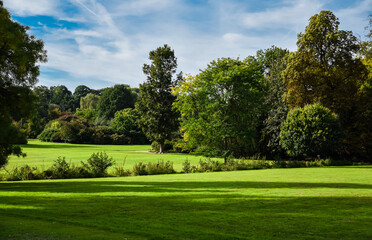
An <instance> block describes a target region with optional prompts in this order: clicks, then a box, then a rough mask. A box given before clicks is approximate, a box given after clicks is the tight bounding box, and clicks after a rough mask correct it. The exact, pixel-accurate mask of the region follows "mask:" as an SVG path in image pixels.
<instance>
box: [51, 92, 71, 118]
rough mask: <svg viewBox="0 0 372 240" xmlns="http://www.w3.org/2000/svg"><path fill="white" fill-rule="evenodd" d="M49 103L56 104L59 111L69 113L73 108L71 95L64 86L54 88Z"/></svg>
mask: <svg viewBox="0 0 372 240" xmlns="http://www.w3.org/2000/svg"><path fill="white" fill-rule="evenodd" d="M53 90H54V92H53V97H52V100H51V102H52V103H53V104H57V105H58V106H59V109H60V110H61V111H63V112H64V111H71V110H72V106H73V99H72V93H71V92H70V90H68V88H67V87H66V86H64V85H60V86H57V87H55V88H54V89H53Z"/></svg>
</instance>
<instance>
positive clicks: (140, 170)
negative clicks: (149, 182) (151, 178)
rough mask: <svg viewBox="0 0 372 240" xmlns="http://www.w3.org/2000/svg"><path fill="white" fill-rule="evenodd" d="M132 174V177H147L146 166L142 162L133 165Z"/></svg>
mask: <svg viewBox="0 0 372 240" xmlns="http://www.w3.org/2000/svg"><path fill="white" fill-rule="evenodd" d="M132 173H133V175H134V176H139V175H147V171H146V164H143V163H142V162H138V163H136V164H134V166H133V171H132Z"/></svg>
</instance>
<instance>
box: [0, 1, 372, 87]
mask: <svg viewBox="0 0 372 240" xmlns="http://www.w3.org/2000/svg"><path fill="white" fill-rule="evenodd" d="M334 1H337V0H334ZM264 2H265V1H264ZM329 2H330V1H322V0H298V1H296V0H284V2H279V1H278V2H277V3H275V4H274V5H270V6H269V7H268V8H266V9H264V10H260V11H253V10H252V8H251V5H250V4H252V3H251V1H246V2H245V1H222V0H219V1H217V0H216V1H205V2H204V5H203V6H198V7H195V6H194V5H193V6H191V5H188V1H185V0H127V1H122V0H110V1H98V0H68V1H67V0H64V1H60V0H33V1H31V0H23V1H21V0H5V6H6V7H8V8H9V9H10V10H11V12H12V13H13V14H17V15H20V16H29V15H40V14H43V15H49V16H52V17H54V18H55V19H58V20H65V21H69V22H74V23H77V24H76V25H74V27H73V28H69V27H68V26H67V27H66V26H65V25H62V26H60V27H55V26H52V25H53V24H48V23H46V22H43V21H41V22H42V25H41V26H38V27H39V28H40V29H41V28H42V32H43V35H41V36H38V37H41V38H42V39H43V40H44V42H45V45H46V49H47V50H48V59H49V61H48V63H46V64H45V65H43V68H42V70H43V71H48V72H47V73H46V74H45V75H43V72H42V75H41V77H40V79H41V82H40V83H41V84H48V85H50V84H54V85H56V84H55V82H59V81H61V82H59V83H58V84H66V85H67V86H68V87H69V88H70V89H71V90H72V89H73V88H74V87H76V86H77V85H79V84H81V83H82V82H83V83H88V85H87V86H89V87H92V88H98V87H106V86H102V84H103V83H104V81H107V86H110V85H112V84H113V83H127V84H130V85H131V86H132V87H136V86H138V84H139V83H142V82H143V81H144V80H145V79H146V76H145V75H144V74H143V73H142V66H143V64H144V63H148V62H149V60H148V53H149V51H151V50H153V49H155V48H157V47H159V46H162V45H163V44H169V45H170V46H171V47H172V48H173V49H174V50H175V54H176V56H177V58H178V63H179V64H178V66H179V68H178V69H179V71H181V70H182V71H183V72H185V73H191V74H196V73H198V71H199V69H203V68H205V67H206V66H207V64H208V63H209V62H210V61H212V60H214V59H217V58H221V57H232V58H236V57H240V58H241V59H242V58H245V57H247V56H248V55H254V54H255V53H256V51H257V50H258V49H265V48H269V47H270V46H271V45H276V46H278V47H282V48H288V49H290V50H295V49H296V41H297V37H296V36H297V33H299V32H303V31H304V28H305V26H306V25H307V23H308V20H309V18H310V17H311V16H312V15H314V14H315V13H318V12H319V11H320V10H323V8H324V7H325V6H327V4H328V3H329ZM371 2H372V0H363V1H360V2H358V4H354V6H352V7H351V8H347V9H343V10H338V11H336V12H335V14H336V16H338V17H340V21H341V23H342V24H343V23H345V26H346V25H347V26H349V25H350V26H351V28H345V29H356V28H357V27H356V24H359V25H360V26H361V27H360V28H363V27H364V26H365V25H366V24H364V23H362V22H363V19H364V18H366V17H367V15H368V14H366V12H367V11H368V9H372V6H371ZM31 3H32V4H31ZM62 3H63V4H62ZM66 3H68V4H66ZM67 5H68V8H69V10H71V9H74V10H73V11H66V9H64V8H63V7H65V6H67ZM57 6H59V8H57ZM331 10H332V9H331ZM361 15H363V16H362V17H361ZM133 19H135V20H133ZM137 21H138V22H137ZM57 24H58V23H57ZM33 29H36V30H37V26H36V27H35V26H34V28H33ZM35 32H37V31H35ZM40 32H41V30H40ZM59 71H62V72H66V73H67V74H63V75H64V76H69V77H70V79H64V77H61V76H55V77H54V78H53V79H50V77H53V72H59ZM46 76H48V77H46Z"/></svg>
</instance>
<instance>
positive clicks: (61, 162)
mask: <svg viewBox="0 0 372 240" xmlns="http://www.w3.org/2000/svg"><path fill="white" fill-rule="evenodd" d="M49 170H50V173H51V177H52V178H57V179H60V178H62V179H63V178H69V177H70V176H71V169H70V164H68V163H67V162H66V160H65V157H58V158H57V160H54V164H53V166H52V167H51V168H50V169H49Z"/></svg>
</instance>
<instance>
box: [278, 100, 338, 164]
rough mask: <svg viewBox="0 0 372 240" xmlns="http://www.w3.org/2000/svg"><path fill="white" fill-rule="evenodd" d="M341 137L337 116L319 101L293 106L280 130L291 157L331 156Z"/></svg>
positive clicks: (336, 148) (284, 145)
mask: <svg viewBox="0 0 372 240" xmlns="http://www.w3.org/2000/svg"><path fill="white" fill-rule="evenodd" d="M341 137H342V130H341V125H340V121H339V118H338V116H337V115H336V114H334V113H332V112H331V111H330V110H329V109H328V108H325V107H323V106H322V105H321V104H319V103H317V104H312V105H306V106H305V107H303V108H295V109H292V110H291V111H290V112H289V113H288V116H287V119H286V120H285V121H284V122H283V123H282V126H281V132H280V142H281V144H282V146H283V148H284V149H286V151H287V153H288V154H289V155H290V156H292V157H312V158H315V157H317V156H318V155H319V156H320V157H329V156H332V155H334V154H335V153H337V151H338V150H339V147H340V142H341Z"/></svg>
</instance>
